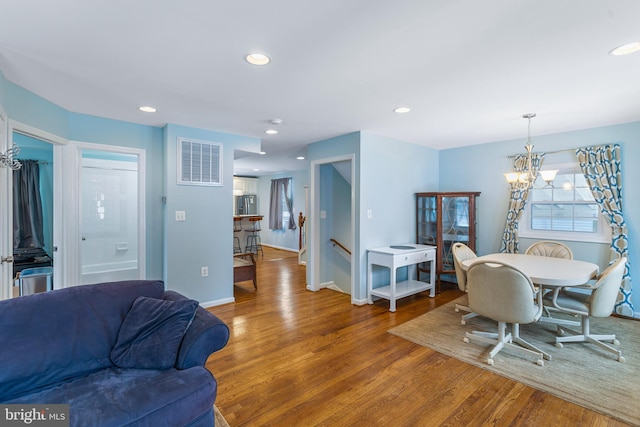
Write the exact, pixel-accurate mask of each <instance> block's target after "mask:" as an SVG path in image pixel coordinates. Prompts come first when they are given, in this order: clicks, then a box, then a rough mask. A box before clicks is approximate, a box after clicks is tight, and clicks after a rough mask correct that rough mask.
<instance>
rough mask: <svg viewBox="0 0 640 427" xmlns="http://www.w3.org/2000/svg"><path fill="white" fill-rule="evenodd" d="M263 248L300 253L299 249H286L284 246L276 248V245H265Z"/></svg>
mask: <svg viewBox="0 0 640 427" xmlns="http://www.w3.org/2000/svg"><path fill="white" fill-rule="evenodd" d="M262 246H268V247H270V248H273V249H280V250H281V251H287V252H294V253H297V252H298V250H297V249H291V248H285V247H284V246H276V245H271V244H269V243H263V244H262Z"/></svg>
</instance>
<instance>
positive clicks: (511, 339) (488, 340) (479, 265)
mask: <svg viewBox="0 0 640 427" xmlns="http://www.w3.org/2000/svg"><path fill="white" fill-rule="evenodd" d="M467 295H468V296H469V306H470V307H471V309H472V310H473V311H474V312H475V313H478V315H480V316H483V317H486V318H489V319H493V320H495V321H497V322H498V332H497V333H490V332H481V331H473V332H467V333H466V334H465V338H464V342H467V343H468V342H470V341H475V342H478V343H482V344H491V345H493V348H492V349H491V350H490V351H489V356H488V358H487V363H488V364H489V365H493V363H494V362H493V358H494V357H495V355H496V354H497V353H498V352H499V351H500V350H502V349H503V348H508V349H510V350H512V351H513V352H515V353H517V354H519V355H522V356H531V357H535V358H536V363H537V364H538V365H540V366H543V365H544V359H548V360H550V359H551V357H550V356H549V355H548V354H546V353H544V352H543V351H542V350H540V349H539V348H537V347H535V346H534V345H533V344H531V343H529V342H527V341H525V340H523V339H522V338H521V337H520V324H526V323H532V322H535V321H537V320H538V319H539V318H540V316H541V315H542V292H541V291H540V290H539V289H537V288H536V287H535V286H534V285H533V283H532V282H531V279H530V278H529V277H528V276H527V275H526V274H525V273H523V272H522V271H521V270H519V269H518V268H516V267H514V266H512V265H509V264H507V263H503V262H496V261H490V262H489V261H477V262H475V263H473V264H471V266H469V269H468V270H467ZM536 301H537V302H536ZM507 323H511V324H512V332H510V333H507V332H506V328H507Z"/></svg>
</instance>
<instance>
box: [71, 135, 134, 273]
mask: <svg viewBox="0 0 640 427" xmlns="http://www.w3.org/2000/svg"><path fill="white" fill-rule="evenodd" d="M66 158H67V160H68V162H69V163H70V164H74V165H75V167H73V168H69V171H67V170H65V171H64V172H65V173H66V176H65V178H64V179H65V182H69V186H68V187H67V188H68V189H69V190H70V191H71V192H72V193H73V194H77V197H75V198H73V200H70V201H69V203H65V209H66V210H65V212H68V213H69V215H68V217H67V218H66V219H67V221H68V222H67V224H68V227H67V230H66V232H65V236H66V237H67V239H68V245H66V251H65V252H66V254H67V255H68V258H69V259H68V260H67V263H66V266H67V268H68V282H69V283H73V284H82V285H84V284H91V283H99V282H107V281H119V280H131V279H144V278H145V277H146V261H145V258H146V256H145V255H146V244H145V242H146V232H145V230H146V221H145V205H146V204H145V197H146V196H145V179H144V177H145V170H146V165H145V151H144V150H140V149H135V148H127V147H117V146H111V145H102V144H94V143H85V142H71V143H70V144H69V149H68V151H67V153H66Z"/></svg>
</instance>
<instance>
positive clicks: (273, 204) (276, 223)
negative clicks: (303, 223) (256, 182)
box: [269, 178, 297, 230]
mask: <svg viewBox="0 0 640 427" xmlns="http://www.w3.org/2000/svg"><path fill="white" fill-rule="evenodd" d="M290 188H291V178H280V179H272V180H271V195H270V200H269V229H271V230H282V229H283V227H282V217H283V215H282V214H283V210H282V202H283V200H284V202H285V203H286V205H287V210H288V211H289V225H288V228H289V230H295V229H296V228H297V227H296V220H295V218H294V217H293V200H292V198H291V197H289V194H290V193H291V189H290Z"/></svg>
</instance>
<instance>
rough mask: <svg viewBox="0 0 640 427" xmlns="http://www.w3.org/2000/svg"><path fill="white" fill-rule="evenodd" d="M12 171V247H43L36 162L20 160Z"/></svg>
mask: <svg viewBox="0 0 640 427" xmlns="http://www.w3.org/2000/svg"><path fill="white" fill-rule="evenodd" d="M20 162H21V163H22V167H21V168H20V169H18V170H14V171H13V247H14V248H16V249H17V248H42V247H44V231H43V228H42V200H41V199H40V168H39V166H38V162H37V161H36V160H20Z"/></svg>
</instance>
